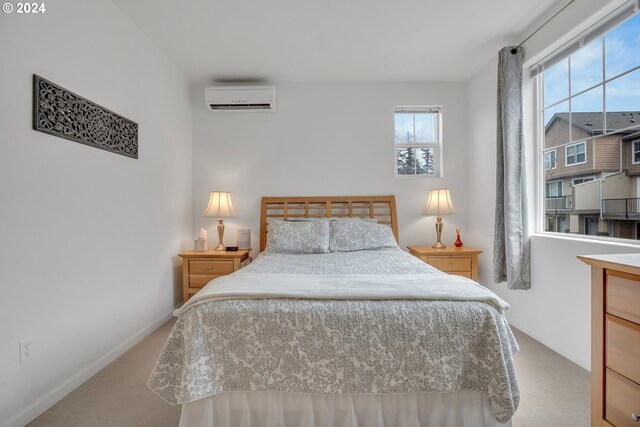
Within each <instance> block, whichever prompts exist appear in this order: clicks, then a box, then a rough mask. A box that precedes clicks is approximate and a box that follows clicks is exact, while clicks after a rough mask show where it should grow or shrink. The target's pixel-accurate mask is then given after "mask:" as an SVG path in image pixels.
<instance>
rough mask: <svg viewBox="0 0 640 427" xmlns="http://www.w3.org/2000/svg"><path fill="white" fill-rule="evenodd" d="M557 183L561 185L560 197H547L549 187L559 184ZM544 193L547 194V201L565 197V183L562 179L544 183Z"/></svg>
mask: <svg viewBox="0 0 640 427" xmlns="http://www.w3.org/2000/svg"><path fill="white" fill-rule="evenodd" d="M557 183H560V195H558V196H549V195H547V194H546V193H547V185H550V184H557ZM544 192H545V195H544V198H545V199H554V198H558V197H564V183H563V182H562V180H561V179H554V180H553V181H547V182H545V183H544Z"/></svg>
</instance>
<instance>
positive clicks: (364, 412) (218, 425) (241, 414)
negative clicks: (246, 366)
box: [179, 391, 511, 427]
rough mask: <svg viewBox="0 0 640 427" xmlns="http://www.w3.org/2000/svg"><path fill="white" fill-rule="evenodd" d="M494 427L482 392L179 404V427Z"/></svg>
mask: <svg viewBox="0 0 640 427" xmlns="http://www.w3.org/2000/svg"><path fill="white" fill-rule="evenodd" d="M325 426H326V427H355V426H374V427H377V426H393V427H408V426H411V427H426V426H437V427H461V426H470V427H490V426H491V427H493V426H509V427H510V426H511V421H508V422H507V423H505V424H502V423H499V422H497V421H496V419H495V418H493V416H492V415H491V410H490V408H489V398H488V397H487V396H485V395H483V394H481V393H478V392H472V391H461V392H457V393H406V394H366V395H324V394H303V393H270V392H269V393H255V392H254V393H244V392H233V393H223V394H218V395H214V396H209V397H205V398H203V399H200V400H196V401H194V402H189V403H185V404H183V405H182V416H181V418H180V426H179V427H325Z"/></svg>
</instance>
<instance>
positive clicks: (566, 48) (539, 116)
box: [525, 2, 640, 246]
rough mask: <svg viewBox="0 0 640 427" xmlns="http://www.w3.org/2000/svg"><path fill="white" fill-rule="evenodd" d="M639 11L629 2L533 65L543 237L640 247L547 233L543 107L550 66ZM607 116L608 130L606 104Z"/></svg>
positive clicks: (538, 223) (538, 211) (635, 243)
mask: <svg viewBox="0 0 640 427" xmlns="http://www.w3.org/2000/svg"><path fill="white" fill-rule="evenodd" d="M636 12H637V3H633V2H626V3H625V5H623V6H621V7H620V8H618V9H616V10H614V11H613V12H611V13H609V14H608V15H604V16H602V17H601V19H599V20H598V21H597V23H596V24H595V25H594V26H593V27H591V28H589V29H588V30H586V31H585V32H583V33H580V34H577V35H575V32H574V31H569V32H568V33H567V36H566V37H565V39H564V40H565V42H566V43H565V44H564V45H563V46H561V47H559V48H557V47H555V46H553V47H552V46H549V48H548V51H549V52H551V53H550V54H549V55H548V56H547V57H544V58H543V59H542V60H540V61H538V62H537V63H533V64H531V65H530V66H529V71H530V75H531V77H532V80H533V81H532V83H533V84H531V85H530V87H531V88H532V89H533V90H532V91H531V92H529V94H530V95H531V97H529V94H525V97H526V98H525V99H527V98H528V99H530V100H532V101H533V102H532V104H533V108H534V111H535V114H534V116H535V129H534V131H533V133H534V138H535V141H536V150H535V151H536V162H535V164H536V184H535V190H536V191H535V192H536V197H535V205H536V222H535V223H536V232H537V233H539V234H544V235H550V236H554V237H555V238H561V239H568V240H575V241H598V242H601V243H606V244H623V245H630V246H631V245H633V246H640V240H633V239H627V238H617V237H609V236H607V237H603V236H591V235H585V234H578V235H566V234H561V233H557V232H551V231H546V222H547V219H548V218H550V217H549V215H547V214H546V213H545V183H546V181H545V179H544V178H545V177H546V176H547V175H546V174H545V173H544V152H545V148H544V136H545V134H544V129H545V117H544V113H543V111H544V110H543V105H542V104H543V94H544V88H543V84H542V83H543V79H542V75H543V74H544V73H543V72H544V69H545V66H546V65H548V64H551V65H553V64H555V63H556V62H558V61H560V60H561V59H562V58H563V57H566V56H568V55H570V54H571V53H572V52H574V51H576V50H577V49H579V48H580V47H582V46H583V45H585V44H586V43H588V42H590V41H591V40H593V39H594V38H596V37H599V36H600V35H602V34H605V33H606V32H607V31H608V30H610V29H612V28H615V27H617V25H618V24H619V23H621V22H623V21H624V20H625V19H627V18H628V17H629V16H632V15H633V14H634V13H636ZM639 68H640V66H636V67H634V68H632V69H629V70H627V71H625V72H622V73H620V74H618V75H615V76H613V77H611V78H609V79H608V80H606V81H605V83H606V82H608V81H611V80H615V79H617V78H619V77H621V76H623V75H626V74H628V73H631V72H633V71H635V70H637V69H639ZM538 74H539V75H540V77H538V76H537V75H538ZM596 86H597V85H596ZM594 87H595V86H594ZM591 89H593V87H591V88H587V89H585V90H584V91H582V92H581V93H584V92H587V91H588V90H591ZM573 95H574V96H578V95H580V93H578V94H573ZM567 99H569V98H567ZM564 101H565V100H560V101H557V102H556V103H555V104H554V105H556V104H560V103H561V102H564ZM546 107H550V106H546ZM603 113H604V114H605V126H604V128H606V105H605V111H604V112H603ZM615 133H618V131H617V130H615V131H610V132H609V131H605V133H603V134H602V135H599V136H598V137H603V136H607V135H610V134H615ZM574 142H580V141H575V140H573V139H572V138H571V136H570V138H569V144H573V143H574ZM594 155H595V154H594ZM585 160H586V155H585Z"/></svg>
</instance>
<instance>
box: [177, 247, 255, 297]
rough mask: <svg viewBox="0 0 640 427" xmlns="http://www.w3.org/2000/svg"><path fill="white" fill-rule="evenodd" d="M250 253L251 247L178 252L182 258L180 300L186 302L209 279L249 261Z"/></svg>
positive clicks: (233, 269) (229, 272) (223, 274)
mask: <svg viewBox="0 0 640 427" xmlns="http://www.w3.org/2000/svg"><path fill="white" fill-rule="evenodd" d="M250 253H251V249H241V250H239V251H233V252H228V251H214V250H213V249H209V250H208V251H205V252H195V251H187V252H182V253H181V254H178V256H179V257H181V258H182V302H183V303H184V302H186V301H187V300H188V299H189V298H191V297H192V296H193V295H194V294H195V293H196V292H198V291H199V290H200V289H202V288H203V287H204V285H206V284H207V283H209V281H210V280H212V279H215V278H216V277H220V276H225V275H227V274H231V273H233V272H234V271H236V270H239V269H240V267H243V266H244V265H246V264H248V263H250V262H251V257H250V256H249V254H250Z"/></svg>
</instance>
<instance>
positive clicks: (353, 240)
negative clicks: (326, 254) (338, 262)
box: [329, 221, 398, 252]
mask: <svg viewBox="0 0 640 427" xmlns="http://www.w3.org/2000/svg"><path fill="white" fill-rule="evenodd" d="M397 246H398V243H397V242H396V238H395V237H394V235H393V231H392V230H391V227H388V226H386V225H384V224H376V223H372V222H368V221H331V237H330V243H329V249H330V250H331V252H351V251H361V250H365V249H380V248H395V247H397Z"/></svg>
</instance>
